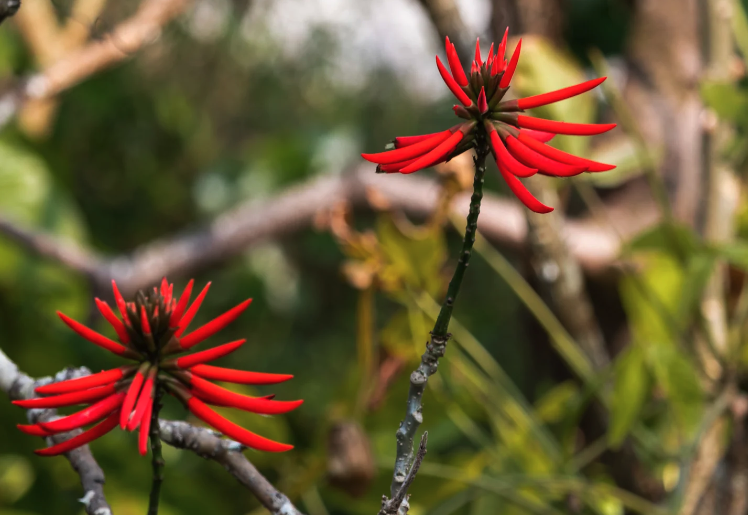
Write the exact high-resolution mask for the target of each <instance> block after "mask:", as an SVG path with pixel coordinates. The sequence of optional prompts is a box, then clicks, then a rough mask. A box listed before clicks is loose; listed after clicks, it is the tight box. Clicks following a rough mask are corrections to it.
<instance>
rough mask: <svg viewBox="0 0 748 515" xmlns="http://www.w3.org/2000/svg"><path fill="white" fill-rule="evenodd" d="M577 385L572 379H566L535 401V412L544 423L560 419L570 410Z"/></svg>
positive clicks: (576, 391)
mask: <svg viewBox="0 0 748 515" xmlns="http://www.w3.org/2000/svg"><path fill="white" fill-rule="evenodd" d="M578 394H579V387H578V386H577V385H576V384H575V383H574V382H573V381H566V382H564V383H561V384H558V385H556V386H554V387H553V388H551V389H550V390H549V391H548V392H546V394H545V395H543V396H542V397H541V398H540V399H538V400H537V402H536V403H535V413H536V414H537V416H538V418H540V420H542V421H543V422H546V423H554V422H559V421H561V420H562V419H563V418H564V417H566V416H567V415H569V413H570V412H571V411H572V406H573V404H574V400H575V398H576V396H577V395H578Z"/></svg>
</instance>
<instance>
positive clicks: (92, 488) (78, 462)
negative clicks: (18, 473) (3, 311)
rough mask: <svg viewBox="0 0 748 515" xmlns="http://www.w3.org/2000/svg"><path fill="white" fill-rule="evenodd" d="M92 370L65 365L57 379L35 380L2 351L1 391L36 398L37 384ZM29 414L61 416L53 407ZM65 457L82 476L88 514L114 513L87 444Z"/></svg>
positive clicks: (33, 419)
mask: <svg viewBox="0 0 748 515" xmlns="http://www.w3.org/2000/svg"><path fill="white" fill-rule="evenodd" d="M90 373H91V371H90V370H88V369H87V368H66V369H65V370H63V371H61V372H59V373H58V374H57V375H56V376H55V377H54V378H52V377H44V378H41V379H37V380H34V379H32V378H31V377H29V376H28V375H26V374H24V373H23V372H21V371H20V370H18V366H16V364H15V363H13V362H12V361H11V360H10V358H8V356H6V355H5V353H4V352H3V351H2V350H0V390H2V391H3V392H5V393H6V394H7V395H8V396H9V397H10V399H11V400H22V399H32V398H34V397H36V393H35V392H34V389H35V388H36V387H37V386H41V385H43V384H49V383H52V382H58V381H65V380H68V379H74V378H76V377H81V376H84V375H88V374H90ZM26 415H27V418H28V420H29V422H30V423H31V424H36V423H37V422H48V421H50V420H53V419H55V418H58V417H57V410H54V409H32V410H28V411H27V412H26ZM80 433H81V430H80V429H76V430H75V431H70V432H68V433H61V434H58V435H54V436H52V437H49V440H50V442H51V444H58V443H61V442H64V441H65V440H69V439H70V438H72V437H74V436H76V435H78V434H80ZM65 457H66V458H67V459H68V461H69V462H70V465H71V466H72V467H73V470H75V472H76V473H77V474H78V475H79V476H80V478H81V486H82V487H83V492H84V495H83V497H82V498H81V500H80V501H81V502H82V503H83V504H84V506H85V507H86V513H87V514H88V515H112V510H111V508H110V507H109V504H108V503H107V501H106V498H105V497H104V471H103V470H101V467H100V466H99V464H98V463H97V462H96V459H95V458H94V457H93V454H91V450H90V449H89V448H88V445H84V446H82V447H78V448H77V449H75V450H72V451H70V452H68V453H65Z"/></svg>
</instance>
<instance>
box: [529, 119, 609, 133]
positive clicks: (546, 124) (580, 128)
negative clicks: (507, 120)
mask: <svg viewBox="0 0 748 515" xmlns="http://www.w3.org/2000/svg"><path fill="white" fill-rule="evenodd" d="M517 125H519V126H520V127H522V128H523V129H535V130H540V131H546V132H552V133H554V134H568V135H570V136H594V135H596V134H602V133H603V132H608V131H609V130H611V129H614V128H615V127H616V124H615V123H566V122H557V121H555V120H544V119H542V118H533V117H532V116H525V115H523V114H520V115H518V116H517Z"/></svg>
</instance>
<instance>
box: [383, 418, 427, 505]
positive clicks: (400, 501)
mask: <svg viewBox="0 0 748 515" xmlns="http://www.w3.org/2000/svg"><path fill="white" fill-rule="evenodd" d="M428 441H429V433H428V431H426V432H424V433H423V436H422V437H421V444H420V445H419V446H418V451H417V452H416V457H415V459H414V460H413V465H412V466H411V467H410V470H409V471H408V475H407V476H405V481H403V484H402V485H401V486H400V490H399V491H398V492H397V493H396V494H395V495H394V496H393V497H392V499H387V497H386V496H382V509H381V510H379V515H395V514H398V515H405V514H406V513H407V512H408V509H409V508H410V505H409V504H408V497H410V496H409V495H408V488H410V485H411V483H413V481H414V480H415V478H416V474H418V470H419V469H420V468H421V463H423V457H424V456H426V444H427V443H428Z"/></svg>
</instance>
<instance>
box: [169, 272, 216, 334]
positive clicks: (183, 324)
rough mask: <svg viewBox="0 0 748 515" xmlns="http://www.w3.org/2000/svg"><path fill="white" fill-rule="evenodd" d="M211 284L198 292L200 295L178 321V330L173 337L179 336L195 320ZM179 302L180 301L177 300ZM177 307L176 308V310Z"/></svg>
mask: <svg viewBox="0 0 748 515" xmlns="http://www.w3.org/2000/svg"><path fill="white" fill-rule="evenodd" d="M210 285H211V283H210V282H209V283H208V284H206V285H205V288H203V290H202V291H201V292H200V294H199V295H198V296H197V297H196V298H195V301H194V302H193V303H192V304H191V305H190V307H189V309H188V310H187V312H186V313H185V314H184V316H183V317H182V319H181V320H180V321H179V324H178V325H179V329H177V332H176V333H174V336H177V337H178V336H179V335H181V334H182V333H183V332H184V331H185V329H187V327H188V326H189V325H190V322H192V319H193V318H195V315H196V314H197V311H198V310H199V309H200V306H201V305H202V303H203V299H205V295H207V294H208V289H209V288H210ZM179 301H180V302H181V301H182V299H179ZM178 308H179V306H177V309H178Z"/></svg>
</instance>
